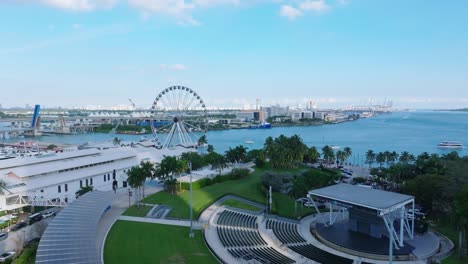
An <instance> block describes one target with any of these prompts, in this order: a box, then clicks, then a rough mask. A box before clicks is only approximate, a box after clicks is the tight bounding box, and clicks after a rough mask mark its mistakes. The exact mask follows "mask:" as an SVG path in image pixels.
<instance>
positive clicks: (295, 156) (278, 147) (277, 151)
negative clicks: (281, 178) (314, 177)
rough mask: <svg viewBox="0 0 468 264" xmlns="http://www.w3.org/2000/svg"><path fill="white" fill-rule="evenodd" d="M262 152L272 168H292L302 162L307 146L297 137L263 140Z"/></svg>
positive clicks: (282, 136) (283, 136) (281, 136)
mask: <svg viewBox="0 0 468 264" xmlns="http://www.w3.org/2000/svg"><path fill="white" fill-rule="evenodd" d="M263 151H264V153H265V156H266V157H267V158H268V159H269V161H270V164H271V166H272V167H273V168H293V167H296V166H297V165H298V164H301V163H302V162H303V161H304V155H305V154H306V152H307V146H306V145H305V144H304V143H303V142H302V139H301V138H300V137H299V136H298V135H293V136H291V137H286V136H285V135H280V136H279V137H277V138H275V139H273V138H271V137H268V138H267V139H266V140H265V144H264V148H263Z"/></svg>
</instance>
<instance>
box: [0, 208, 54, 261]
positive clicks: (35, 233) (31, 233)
mask: <svg viewBox="0 0 468 264" xmlns="http://www.w3.org/2000/svg"><path fill="white" fill-rule="evenodd" d="M57 209H58V208H53V209H48V210H46V211H49V210H57ZM52 219H53V217H48V218H45V219H42V220H40V221H38V222H35V223H34V224H32V225H26V226H25V227H23V228H21V229H19V230H17V231H12V230H11V229H12V228H13V227H14V226H15V225H12V226H10V232H8V237H7V238H6V239H4V240H2V241H0V254H1V253H3V252H6V251H11V250H13V251H16V252H19V251H21V250H22V249H23V245H24V243H25V242H27V241H30V240H31V239H34V238H39V237H41V235H42V233H43V232H44V231H45V229H46V228H47V225H48V224H49V222H50V221H51V220H52ZM18 222H20V221H18ZM5 232H6V230H5Z"/></svg>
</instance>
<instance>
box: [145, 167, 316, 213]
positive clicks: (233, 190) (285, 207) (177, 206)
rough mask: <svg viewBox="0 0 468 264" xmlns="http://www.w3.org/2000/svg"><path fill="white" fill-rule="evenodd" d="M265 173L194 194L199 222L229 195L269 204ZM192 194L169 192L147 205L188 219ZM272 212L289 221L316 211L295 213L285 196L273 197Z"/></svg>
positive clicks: (194, 206)
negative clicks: (264, 189)
mask: <svg viewBox="0 0 468 264" xmlns="http://www.w3.org/2000/svg"><path fill="white" fill-rule="evenodd" d="M302 170H303V169H302V168H301V169H296V170H275V172H288V173H295V172H299V171H302ZM264 171H265V170H263V169H256V170H255V172H253V173H251V174H250V175H249V176H248V177H246V178H244V179H240V180H231V181H225V182H222V183H217V184H214V185H210V186H207V187H204V188H202V189H198V190H194V191H193V213H194V216H195V217H197V218H198V216H199V215H200V214H201V212H202V211H203V210H204V209H205V208H207V207H208V206H209V205H211V204H212V203H213V202H215V201H216V200H218V199H219V198H221V197H222V196H224V195H226V194H235V195H238V196H241V197H244V198H246V199H249V200H252V201H255V202H258V203H260V204H265V203H266V196H265V195H264V194H263V193H262V191H261V190H260V187H259V186H260V177H259V176H260V174H261V173H263V172H264ZM189 195H190V193H189V192H188V191H185V192H183V193H180V194H177V195H172V194H169V193H167V192H158V193H155V194H153V195H150V196H148V197H146V198H145V199H144V200H143V202H144V203H152V204H165V205H168V206H171V207H172V208H173V210H172V211H171V212H170V214H169V217H175V218H186V219H187V218H189V217H190V211H189V210H190V209H189V201H190V200H189V199H190V196H189ZM272 207H273V211H274V212H276V213H277V214H278V215H280V216H284V217H288V218H297V217H300V216H302V215H305V214H310V213H312V212H314V211H315V210H314V209H311V208H305V209H304V210H302V211H301V210H298V212H297V214H295V213H294V199H293V198H291V197H289V196H287V195H282V194H277V193H274V194H273V206H272Z"/></svg>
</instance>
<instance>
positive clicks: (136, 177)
mask: <svg viewBox="0 0 468 264" xmlns="http://www.w3.org/2000/svg"><path fill="white" fill-rule="evenodd" d="M127 175H128V179H127V182H128V184H129V185H130V187H132V188H133V189H135V192H134V193H135V203H136V204H137V205H138V206H140V204H139V201H140V197H139V196H140V193H139V189H140V186H141V184H142V180H141V178H142V175H143V171H142V169H141V167H139V166H133V167H131V168H130V169H129V170H128V171H127Z"/></svg>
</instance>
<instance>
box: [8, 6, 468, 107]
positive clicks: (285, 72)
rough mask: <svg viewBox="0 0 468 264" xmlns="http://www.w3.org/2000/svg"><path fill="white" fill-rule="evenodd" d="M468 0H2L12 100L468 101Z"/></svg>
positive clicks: (212, 103) (225, 103) (221, 103)
mask: <svg viewBox="0 0 468 264" xmlns="http://www.w3.org/2000/svg"><path fill="white" fill-rule="evenodd" d="M467 13H468V1H466V0H451V1H440V0H437V1H435V0H434V1H433V0H391V1H390V0H379V1H375V0H1V1H0V104H2V106H3V107H11V106H24V105H25V104H30V105H33V104H36V103H38V104H41V105H46V106H65V107H70V106H86V105H103V106H113V105H120V104H129V102H128V99H129V98H131V99H132V100H133V101H134V102H135V103H136V105H137V106H140V107H149V106H150V105H151V104H152V102H153V100H154V98H155V97H156V96H157V95H158V94H159V93H160V92H161V91H162V90H163V89H165V88H166V87H169V86H172V85H184V86H187V87H190V88H192V89H193V90H195V91H197V92H198V94H200V96H201V97H202V98H203V99H204V101H205V102H206V104H207V106H208V107H248V106H249V105H251V106H252V105H254V104H255V100H256V99H257V98H258V99H260V100H261V101H260V103H261V105H270V104H281V105H290V106H296V105H299V106H302V105H304V104H305V102H307V101H310V100H312V101H315V102H317V105H318V107H340V106H347V105H365V104H368V103H369V102H371V101H372V102H374V103H378V102H381V101H384V100H385V99H388V100H393V101H394V106H395V107H398V108H426V109H427V108H459V107H468V31H467V28H468V16H467V15H466V14H467Z"/></svg>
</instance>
